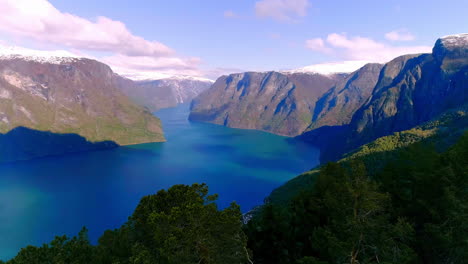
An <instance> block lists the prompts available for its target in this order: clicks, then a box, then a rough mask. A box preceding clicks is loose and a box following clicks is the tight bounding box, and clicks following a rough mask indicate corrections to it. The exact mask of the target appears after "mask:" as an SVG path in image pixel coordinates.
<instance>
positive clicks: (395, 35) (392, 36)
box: [385, 29, 416, 41]
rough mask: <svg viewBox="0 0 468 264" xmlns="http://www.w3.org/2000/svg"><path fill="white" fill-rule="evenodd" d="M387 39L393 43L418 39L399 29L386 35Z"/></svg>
mask: <svg viewBox="0 0 468 264" xmlns="http://www.w3.org/2000/svg"><path fill="white" fill-rule="evenodd" d="M385 38H386V39H388V40H391V41H411V40H415V39H416V37H415V36H414V35H413V34H411V32H409V31H408V30H407V29H397V30H394V31H391V32H388V33H387V34H385Z"/></svg>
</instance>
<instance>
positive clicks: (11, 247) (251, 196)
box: [0, 105, 319, 260]
mask: <svg viewBox="0 0 468 264" xmlns="http://www.w3.org/2000/svg"><path fill="white" fill-rule="evenodd" d="M188 113H189V109H188V105H181V106H179V107H176V108H170V109H164V110H161V111H159V112H157V113H156V115H157V116H158V117H160V118H161V120H162V122H163V127H164V132H165V135H166V138H167V140H168V141H167V142H165V143H152V144H142V145H135V146H130V147H121V148H117V149H112V150H105V151H96V152H88V153H79V154H73V155H66V156H61V157H51V158H44V159H38V160H33V161H26V162H17V163H12V164H6V165H0V259H5V260H6V259H9V258H11V257H13V256H14V255H15V254H16V253H17V252H18V250H19V249H20V248H21V247H24V246H26V245H29V244H31V245H41V244H42V243H45V242H49V241H50V240H52V239H53V238H54V236H55V235H63V234H67V235H75V234H76V233H77V232H78V231H79V230H80V229H81V227H82V226H86V227H87V228H88V229H89V231H90V233H89V234H90V238H91V239H92V240H93V242H94V241H96V240H97V238H98V237H99V236H100V235H101V234H102V232H103V231H104V230H106V229H111V228H117V227H119V226H120V225H121V224H122V223H124V222H125V221H126V220H127V217H128V216H129V215H130V214H131V213H132V212H133V210H134V209H135V207H136V205H137V204H138V202H139V200H140V198H141V197H142V196H144V195H148V194H152V193H155V192H156V191H157V190H159V189H162V188H168V187H170V186H172V185H174V184H192V183H203V182H204V183H207V184H208V186H209V187H210V192H211V193H218V194H219V195H220V196H219V197H220V199H219V202H218V204H219V206H221V207H224V206H227V205H228V204H229V203H231V202H232V201H236V202H237V203H239V204H240V205H241V208H242V211H244V212H245V211H248V210H250V209H251V208H252V207H253V206H255V205H259V204H261V203H262V202H263V199H264V198H265V197H266V196H267V195H268V194H269V193H270V192H271V191H272V190H273V189H274V188H275V187H277V186H279V185H281V184H282V183H284V182H285V181H287V180H289V179H291V178H292V177H294V176H296V175H297V174H299V173H301V172H303V171H305V170H308V169H310V168H312V167H314V166H315V165H316V164H318V154H319V152H318V150H317V149H316V148H314V147H312V146H310V145H308V144H306V143H303V142H299V141H295V140H292V139H289V138H285V137H281V136H276V135H272V134H268V133H265V132H260V131H254V130H239V129H232V128H226V127H223V126H216V125H212V124H203V123H190V122H188V121H187V116H188Z"/></svg>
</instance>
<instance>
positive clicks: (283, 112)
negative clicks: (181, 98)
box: [189, 72, 344, 136]
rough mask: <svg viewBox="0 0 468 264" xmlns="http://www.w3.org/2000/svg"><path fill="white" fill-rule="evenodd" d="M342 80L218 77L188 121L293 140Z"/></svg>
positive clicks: (282, 75) (272, 74) (291, 76)
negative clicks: (250, 130)
mask: <svg viewBox="0 0 468 264" xmlns="http://www.w3.org/2000/svg"><path fill="white" fill-rule="evenodd" d="M343 79H344V76H343V75H340V74H336V75H320V74H305V73H294V74H285V73H279V72H266V73H258V72H246V73H238V74H231V75H229V76H222V77H220V78H219V79H218V80H217V81H216V82H215V83H214V84H213V86H212V87H211V88H210V89H209V90H207V91H205V92H203V93H202V94H201V95H200V96H198V97H197V98H195V99H194V100H193V103H192V107H191V113H190V117H189V118H190V120H193V121H202V122H211V123H215V124H220V125H225V126H229V127H235V128H244V129H258V130H264V131H268V132H272V133H276V134H280V135H286V136H296V135H298V134H300V133H302V132H303V131H304V130H305V129H306V128H307V127H308V126H309V125H310V123H311V120H312V115H313V112H314V109H315V103H316V102H317V100H318V99H319V97H320V96H321V95H323V94H324V93H325V92H326V91H327V90H329V89H330V88H331V87H333V86H334V85H335V84H336V83H337V82H339V81H340V80H343Z"/></svg>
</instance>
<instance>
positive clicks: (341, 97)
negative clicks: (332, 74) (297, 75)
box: [309, 63, 383, 130]
mask: <svg viewBox="0 0 468 264" xmlns="http://www.w3.org/2000/svg"><path fill="white" fill-rule="evenodd" d="M382 67H383V65H381V64H377V63H370V64H366V65H365V66H363V67H362V68H360V69H359V70H357V71H355V72H353V73H352V74H350V75H349V76H348V77H347V78H346V79H345V80H343V81H341V82H339V83H338V84H337V85H336V86H335V87H333V88H332V89H331V90H329V91H328V92H327V93H325V95H324V96H322V97H321V98H320V99H319V100H318V101H317V104H316V106H315V110H314V115H313V118H312V124H311V125H310V127H309V130H311V129H315V128H318V127H322V126H336V125H343V124H348V123H349V122H350V121H351V118H352V115H353V114H354V112H355V111H356V110H357V109H359V108H360V107H361V106H362V105H363V104H364V103H365V102H366V100H367V99H368V98H369V96H370V95H371V93H372V90H373V89H374V86H375V84H376V83H377V80H378V77H379V73H380V70H381V69H382Z"/></svg>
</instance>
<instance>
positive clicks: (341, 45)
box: [306, 33, 432, 62]
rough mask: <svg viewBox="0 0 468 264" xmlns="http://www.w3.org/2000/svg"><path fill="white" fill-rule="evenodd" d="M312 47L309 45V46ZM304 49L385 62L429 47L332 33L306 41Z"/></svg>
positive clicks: (342, 56) (361, 59)
mask: <svg viewBox="0 0 468 264" xmlns="http://www.w3.org/2000/svg"><path fill="white" fill-rule="evenodd" d="M311 43H312V45H309V44H311ZM322 44H323V45H322ZM306 47H308V48H310V49H312V50H315V51H319V52H322V53H326V54H331V55H333V56H335V57H338V58H340V59H343V60H360V61H371V62H387V61H390V60H392V59H393V58H395V57H398V56H400V55H404V54H413V53H429V52H431V49H432V47H430V46H394V45H389V44H386V43H382V42H378V41H375V40H373V39H371V38H366V37H360V36H356V37H348V36H346V34H338V33H332V34H329V35H328V36H327V38H326V39H325V40H324V39H320V40H318V39H312V40H307V41H306Z"/></svg>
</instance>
